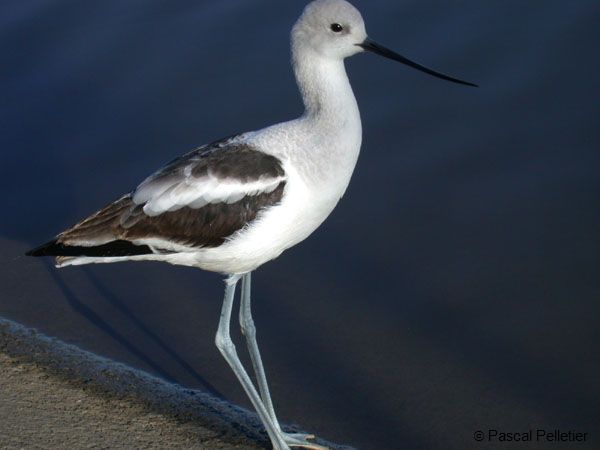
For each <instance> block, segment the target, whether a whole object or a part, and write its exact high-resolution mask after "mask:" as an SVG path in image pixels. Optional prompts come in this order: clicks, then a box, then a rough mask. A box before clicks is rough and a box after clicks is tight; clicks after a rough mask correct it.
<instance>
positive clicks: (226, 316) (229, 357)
mask: <svg viewBox="0 0 600 450" xmlns="http://www.w3.org/2000/svg"><path fill="white" fill-rule="evenodd" d="M239 279H240V275H231V276H230V277H229V278H228V279H227V280H226V281H225V298H224V299H223V308H222V310H221V319H220V321H219V329H218V330H217V336H216V338H215V343H216V345H217V348H218V349H219V351H220V352H221V354H222V355H223V357H224V358H225V360H226V361H227V363H228V364H229V366H230V367H231V368H232V370H233V372H234V373H235V375H236V377H237V378H238V380H239V381H240V383H241V384H242V387H243V388H244V391H246V395H248V398H250V401H251V402H252V405H253V406H254V409H256V412H257V413H258V416H259V417H260V420H261V421H262V423H263V425H264V426H265V428H266V430H267V433H268V434H269V438H270V439H271V442H272V444H273V449H274V450H290V448H289V446H288V445H287V444H286V443H285V441H284V439H283V436H282V435H281V432H280V431H279V427H278V426H275V424H274V423H273V421H272V420H271V416H270V415H269V413H268V412H267V410H266V409H265V406H264V405H263V403H262V401H261V399H260V397H259V395H258V392H256V389H255V388H254V385H253V384H252V381H251V380H250V377H249V376H248V374H247V373H246V371H245V370H244V367H243V366H242V363H241V362H240V359H239V357H238V355H237V351H236V349H235V345H234V343H233V341H232V340H231V336H230V333H229V323H230V322H231V309H232V307H233V300H234V298H235V286H236V285H237V282H238V280H239Z"/></svg>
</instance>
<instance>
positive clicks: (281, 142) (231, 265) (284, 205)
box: [28, 0, 474, 450]
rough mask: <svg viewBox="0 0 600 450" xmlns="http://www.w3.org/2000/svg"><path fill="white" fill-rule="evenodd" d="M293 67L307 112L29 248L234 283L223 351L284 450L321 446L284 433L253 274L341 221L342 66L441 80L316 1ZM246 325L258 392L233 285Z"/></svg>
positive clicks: (345, 167) (302, 27)
mask: <svg viewBox="0 0 600 450" xmlns="http://www.w3.org/2000/svg"><path fill="white" fill-rule="evenodd" d="M291 44H292V55H293V67H294V72H295V75H296V79H297V82H298V86H299V87H300V91H301V93H302V98H303V101H304V106H305V112H304V114H303V115H302V116H301V117H300V118H298V119H295V120H292V121H289V122H283V123H279V124H277V125H273V126H270V127H267V128H264V129H262V130H259V131H253V132H248V133H244V134H240V135H237V136H233V137H229V138H226V139H222V140H220V141H217V142H214V143H212V144H208V145H205V146H202V147H200V148H198V149H196V150H194V151H192V152H190V153H187V154H185V155H184V156H182V157H180V158H177V159H175V160H174V161H172V162H170V163H168V164H167V165H166V166H164V167H163V168H162V169H160V170H159V171H158V172H156V173H154V174H153V175H151V176H150V177H148V178H147V179H146V180H144V181H143V182H142V183H141V184H140V185H139V186H138V187H137V188H135V189H134V190H133V191H132V192H130V193H128V194H126V195H124V196H123V197H121V198H120V199H118V200H117V201H115V202H114V203H111V204H109V205H108V206H106V207H105V208H103V209H101V210H100V211H98V212H96V213H95V214H93V215H91V216H89V217H88V218H86V219H84V220H83V221H81V222H80V223H78V224H77V225H75V226H73V227H72V228H69V229H68V230H66V231H64V232H62V233H61V234H59V235H58V236H57V237H56V238H55V239H53V240H52V241H50V242H48V243H46V244H44V245H42V246H40V247H38V248H36V249H34V250H32V251H30V252H29V253H28V254H29V255H31V256H56V261H57V265H58V266H59V267H64V266H69V265H80V264H89V263H109V262H110V263H112V262H119V261H131V260H134V261H140V260H155V261H165V262H169V263H172V264H179V265H185V266H193V267H198V268H201V269H205V270H210V271H215V272H220V273H223V274H226V275H227V278H226V282H225V284H226V287H225V298H224V301H223V309H222V312H221V319H220V322H219V327H218V331H217V335H216V345H217V347H218V348H219V350H220V351H221V353H222V354H223V356H224V357H225V359H226V360H227V362H228V363H229V365H230V366H231V368H232V369H233V371H234V372H235V375H236V376H237V378H238V379H239V381H240V382H241V384H242V386H243V387H244V390H245V391H246V394H247V395H248V397H249V398H250V400H251V401H252V404H253V406H254V408H255V409H256V411H257V413H258V415H259V417H260V419H261V421H262V423H263V424H264V426H265V428H266V430H267V433H268V435H269V437H270V439H271V441H272V443H273V447H274V448H275V449H277V450H281V449H289V447H290V446H298V447H306V448H312V449H323V448H324V447H322V446H319V445H316V444H314V443H311V442H309V441H308V439H310V438H312V436H309V435H301V434H289V433H286V432H284V431H282V429H281V426H280V425H279V422H278V420H277V417H276V415H275V411H274V408H273V403H272V401H271V396H270V394H269V388H268V386H267V381H266V377H265V371H264V369H263V365H262V362H261V357H260V353H259V350H258V345H257V342H256V330H255V327H254V322H253V320H252V314H251V311H250V276H251V272H252V271H253V270H255V269H256V268H258V267H259V266H260V265H262V264H264V263H266V262H267V261H270V260H272V259H274V258H276V257H277V256H279V255H280V254H281V253H282V252H283V251H284V250H286V249H287V248H289V247H291V246H293V245H295V244H297V243H298V242H300V241H302V240H303V239H305V238H307V237H308V236H309V235H310V234H311V233H312V232H313V231H314V230H315V229H316V228H317V227H318V226H319V225H320V224H321V223H322V222H323V221H324V220H325V219H326V218H327V216H328V215H329V214H330V213H331V211H332V210H333V208H334V207H335V205H336V204H337V203H338V201H339V199H340V198H341V197H342V195H343V194H344V192H345V191H346V188H347V186H348V183H349V182H350V177H351V175H352V172H353V170H354V166H355V164H356V160H357V158H358V153H359V150H360V146H361V140H362V129H361V121H360V114H359V110H358V106H357V104H356V99H355V98H354V94H353V92H352V88H351V87H350V83H349V81H348V77H347V75H346V70H345V68H344V59H345V58H347V57H349V56H352V55H355V54H357V53H360V52H363V51H370V52H373V53H376V54H379V55H382V56H385V57H387V58H390V59H393V60H396V61H399V62H402V63H404V64H407V65H409V66H411V67H414V68H416V69H419V70H421V71H423V72H426V73H428V74H431V75H434V76H436V77H439V78H442V79H445V80H449V81H453V82H456V83H461V84H465V85H470V86H474V85H473V84H472V83H468V82H465V81H461V80H458V79H456V78H452V77H449V76H447V75H443V74H441V73H438V72H435V71H433V70H431V69H428V68H426V67H423V66H421V65H419V64H416V63H414V62H412V61H410V60H408V59H406V58H405V57H403V56H401V55H399V54H397V53H395V52H393V51H391V50H389V49H387V48H385V47H383V46H381V45H379V44H377V43H375V42H374V41H372V40H371V39H369V38H368V37H367V33H366V31H365V24H364V22H363V19H362V17H361V15H360V13H359V12H358V11H357V10H356V9H355V8H354V7H353V6H352V5H350V4H349V3H348V2H346V1H344V0H317V1H314V2H312V3H310V4H309V5H308V6H307V7H306V8H305V10H304V12H303V13H302V15H301V17H300V18H299V19H298V21H297V22H296V24H295V25H294V27H293V29H292V36H291ZM240 279H241V280H242V288H241V305H240V325H241V328H242V331H243V334H244V336H245V338H246V341H247V344H248V350H249V353H250V356H251V360H252V365H253V367H254V371H255V374H256V378H257V385H258V389H256V388H255V386H254V385H253V383H252V380H251V379H250V377H249V376H248V374H247V372H246V370H245V369H244V368H243V366H242V364H241V362H240V360H239V358H238V356H237V353H236V349H235V346H234V344H233V342H232V340H231V338H230V333H229V324H230V320H231V312H232V306H233V302H234V296H235V288H236V285H237V283H238V281H239V280H240Z"/></svg>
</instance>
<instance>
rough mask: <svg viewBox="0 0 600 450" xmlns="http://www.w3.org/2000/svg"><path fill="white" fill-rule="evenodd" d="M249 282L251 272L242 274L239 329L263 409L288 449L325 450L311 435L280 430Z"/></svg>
mask: <svg viewBox="0 0 600 450" xmlns="http://www.w3.org/2000/svg"><path fill="white" fill-rule="evenodd" d="M251 280H252V275H251V272H248V273H246V274H244V276H243V278H242V294H241V297H242V300H241V304H240V327H241V329H242V334H243V335H244V336H245V337H246V343H247V345H248V352H249V353H250V359H251V360H252V366H253V367H254V373H255V374H256V379H257V382H258V390H259V391H260V396H261V398H262V402H263V404H264V406H265V409H266V410H267V412H268V414H269V417H270V418H271V420H272V421H273V425H274V426H275V428H276V429H277V431H278V432H279V433H280V434H281V436H282V437H283V440H284V441H285V442H286V443H287V444H288V445H289V446H290V447H305V448H310V449H313V450H325V447H322V446H320V445H316V444H314V443H311V442H309V441H308V439H314V436H313V435H311V434H301V433H285V432H283V431H282V430H281V427H280V425H279V421H278V420H277V416H276V415H275V409H274V408H273V402H272V400H271V394H270V393H269V385H268V384H267V376H266V375H265V369H264V367H263V363H262V359H261V357H260V351H259V349H258V343H257V342H256V326H255V325H254V320H253V319H252V308H251V302H250V291H251Z"/></svg>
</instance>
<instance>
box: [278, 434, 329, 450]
mask: <svg viewBox="0 0 600 450" xmlns="http://www.w3.org/2000/svg"><path fill="white" fill-rule="evenodd" d="M281 434H282V435H283V440H284V441H285V443H286V444H287V445H289V446H290V447H302V448H308V449H310V450H329V449H328V448H327V447H323V446H322V445H318V444H315V443H314V442H310V441H309V439H314V438H315V436H314V435H313V434H303V433H285V432H283V431H282V432H281Z"/></svg>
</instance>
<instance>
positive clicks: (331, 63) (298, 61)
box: [292, 49, 360, 128]
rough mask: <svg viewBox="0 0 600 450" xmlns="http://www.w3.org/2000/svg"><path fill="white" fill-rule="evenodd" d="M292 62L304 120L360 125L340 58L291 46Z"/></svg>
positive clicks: (338, 125)
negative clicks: (303, 111)
mask: <svg viewBox="0 0 600 450" xmlns="http://www.w3.org/2000/svg"><path fill="white" fill-rule="evenodd" d="M292 62H293V65H294V73H295V75H296V80H297V82H298V87H299V88H300V93H301V95H302V100H303V102H304V107H305V113H304V118H305V119H307V120H310V121H314V122H316V123H319V124H326V125H327V126H334V127H342V128H345V127H346V126H354V127H358V128H360V114H359V111H358V105H357V103H356V98H355V97H354V93H353V92H352V87H351V86H350V81H349V80H348V75H347V74H346V68H345V67H344V61H343V60H333V59H328V58H325V57H323V56H321V55H318V54H316V53H314V52H313V51H311V50H306V49H294V50H293V52H292Z"/></svg>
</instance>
